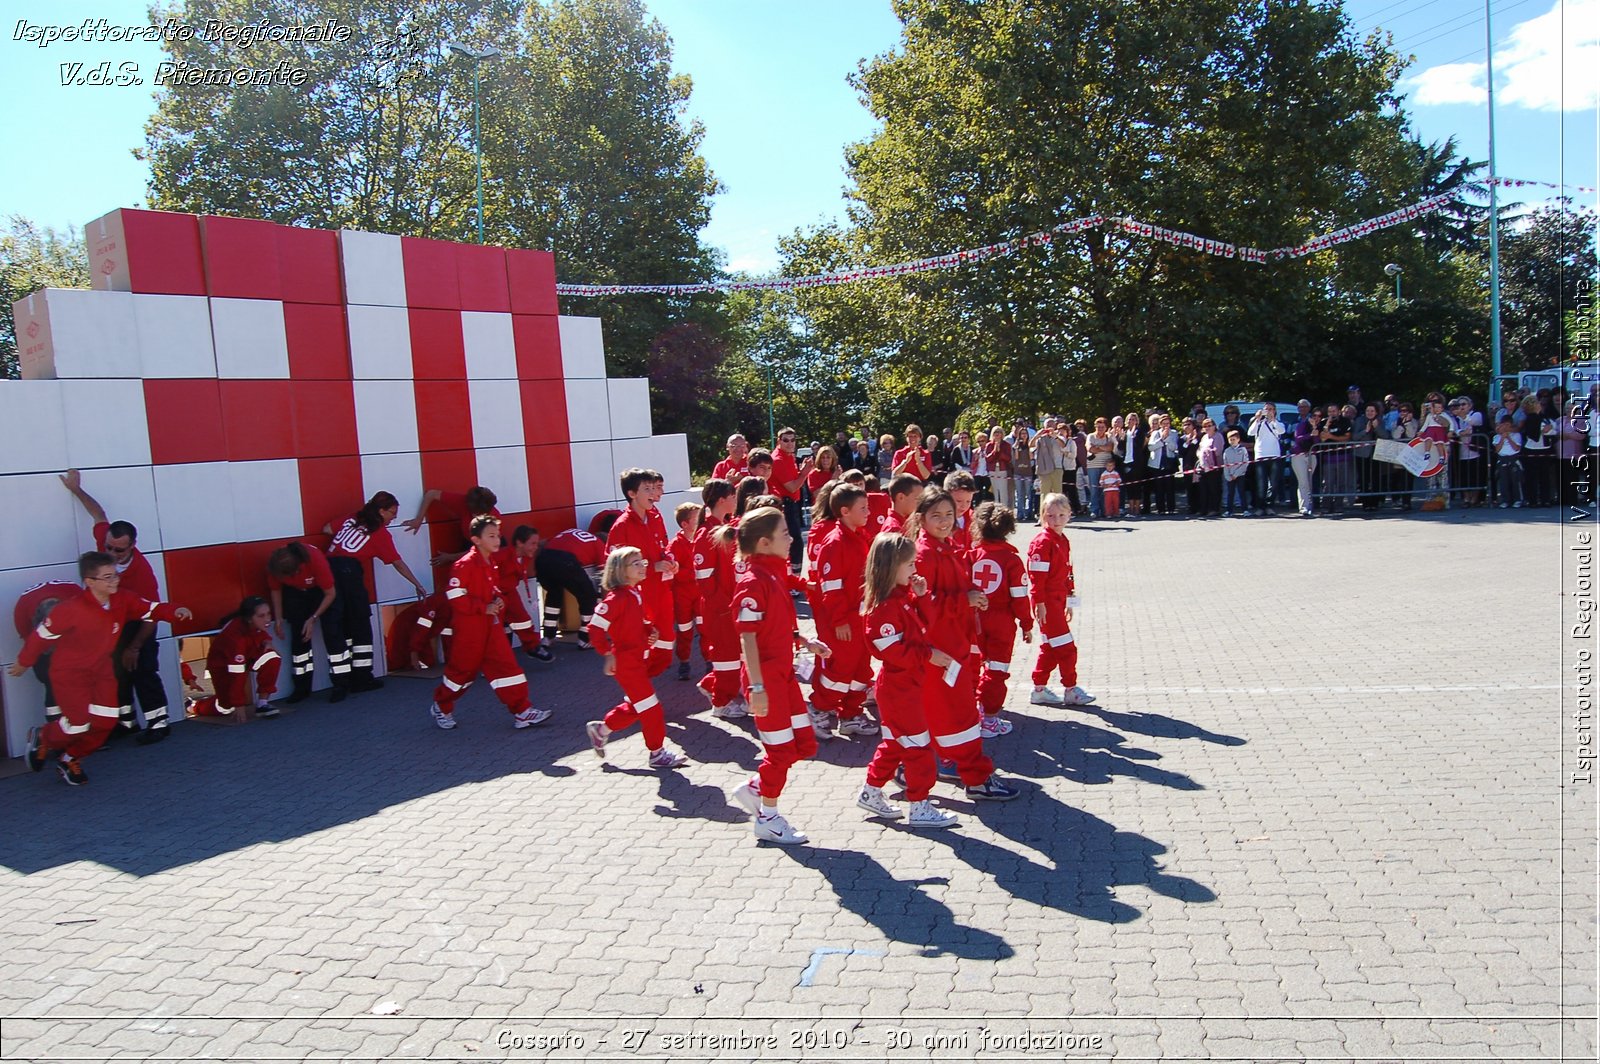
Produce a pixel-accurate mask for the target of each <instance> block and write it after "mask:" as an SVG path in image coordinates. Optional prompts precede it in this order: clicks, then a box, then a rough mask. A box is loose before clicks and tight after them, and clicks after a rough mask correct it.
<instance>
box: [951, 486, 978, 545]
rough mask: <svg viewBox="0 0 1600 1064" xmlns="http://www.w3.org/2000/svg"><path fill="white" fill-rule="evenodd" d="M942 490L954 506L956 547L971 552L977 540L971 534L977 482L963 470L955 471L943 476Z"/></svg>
mask: <svg viewBox="0 0 1600 1064" xmlns="http://www.w3.org/2000/svg"><path fill="white" fill-rule="evenodd" d="M944 490H945V491H947V492H949V493H950V500H951V501H952V502H954V503H955V504H956V530H955V534H954V539H955V543H956V546H958V547H960V548H961V549H962V550H964V551H965V550H971V549H972V545H973V543H975V542H976V540H977V537H976V536H975V535H973V532H972V497H973V496H974V495H976V494H977V493H978V482H977V480H976V479H975V478H974V477H973V475H972V474H971V473H968V472H967V471H966V470H965V469H956V470H953V471H951V472H949V473H946V474H945V478H944Z"/></svg>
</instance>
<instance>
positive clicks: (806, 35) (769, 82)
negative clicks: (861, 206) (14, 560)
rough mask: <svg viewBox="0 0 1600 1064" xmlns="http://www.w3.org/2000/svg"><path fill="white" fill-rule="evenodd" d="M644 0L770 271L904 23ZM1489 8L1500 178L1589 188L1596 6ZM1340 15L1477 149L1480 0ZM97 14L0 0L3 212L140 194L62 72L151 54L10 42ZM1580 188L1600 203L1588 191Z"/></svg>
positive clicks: (835, 171) (105, 96)
mask: <svg viewBox="0 0 1600 1064" xmlns="http://www.w3.org/2000/svg"><path fill="white" fill-rule="evenodd" d="M645 2H646V5H647V7H648V8H649V10H650V12H651V14H652V15H654V16H655V17H656V18H658V19H660V20H661V22H662V24H663V25H664V26H665V27H666V28H667V31H668V32H669V33H670V34H671V36H672V38H673V42H674V66H675V68H676V69H677V70H679V71H681V72H684V73H688V74H690V75H691V76H692V77H693V79H694V84H695V91H694V96H693V98H692V100H691V103H690V113H691V114H692V115H693V116H694V117H696V118H698V119H700V120H701V121H702V122H703V123H704V124H705V126H706V139H705V142H704V146H703V150H704V154H705V156H706V158H707V160H708V161H709V162H710V164H711V167H712V169H713V170H714V171H715V172H716V173H717V175H718V176H719V177H720V178H721V179H722V181H723V183H724V184H725V185H726V186H727V188H728V191H727V192H726V193H725V194H724V195H722V196H719V197H718V198H717V200H716V202H715V205H714V208H713V217H712V222H711V225H710V227H709V228H708V229H707V232H706V234H705V235H706V239H707V241H708V242H709V243H711V244H712V245H714V246H717V247H721V248H723V249H724V250H725V251H726V252H727V254H728V257H729V262H730V265H732V266H733V267H735V268H744V269H752V270H763V269H768V268H771V267H772V266H774V265H775V264H776V262H777V256H776V254H775V250H774V245H775V241H776V239H777V238H778V237H779V236H781V235H784V234H787V233H789V232H791V231H793V230H794V229H795V228H797V227H800V226H807V225H812V224H815V223H816V222H818V221H820V220H824V219H829V218H836V217H839V216H840V215H841V213H842V211H843V206H844V199H843V195H842V191H843V188H844V184H845V176H844V146H845V145H846V144H847V143H849V142H851V141H854V140H859V139H861V138H863V137H865V136H868V135H869V134H870V133H871V132H872V128H873V120H872V117H871V115H869V114H868V113H867V111H866V110H865V108H863V107H862V106H861V104H860V102H859V101H858V100H857V99H856V97H855V94H854V93H853V92H852V91H851V90H850V88H849V86H848V85H847V84H846V81H845V79H846V77H847V76H848V75H849V73H850V72H851V71H852V70H854V69H855V67H856V65H857V64H858V63H859V62H860V61H861V60H862V59H865V58H870V57H871V56H873V55H877V54H881V53H883V52H886V51H888V50H890V49H892V48H894V47H895V45H896V44H897V43H898V40H899V23H898V22H897V21H896V19H895V18H894V15H893V13H892V12H891V10H890V5H889V2H888V0H806V2H804V3H801V2H798V0H795V2H781V3H780V2H777V0H645ZM1493 3H1494V11H1495V41H1496V47H1495V55H1496V70H1495V85H1496V121H1497V130H1496V133H1497V137H1496V143H1497V146H1498V163H1499V171H1500V173H1501V174H1502V175H1504V176H1509V177H1523V178H1530V179H1534V180H1540V181H1551V182H1556V181H1566V182H1567V183H1569V184H1577V185H1589V186H1593V185H1596V184H1600V182H1597V180H1596V124H1597V114H1600V112H1597V110H1596V94H1597V92H1600V77H1597V75H1596V71H1597V70H1600V0H1493ZM1345 7H1346V10H1347V11H1348V12H1349V14H1350V16H1351V18H1352V20H1353V21H1354V23H1355V24H1356V26H1357V28H1358V29H1359V30H1361V31H1363V32H1365V31H1366V30H1368V29H1372V28H1382V29H1386V30H1388V31H1390V32H1392V33H1393V34H1394V37H1395V43H1396V46H1397V47H1398V49H1399V50H1400V51H1401V52H1402V53H1414V54H1415V55H1416V56H1417V63H1416V64H1415V65H1414V66H1413V67H1412V68H1411V71H1410V73H1409V76H1408V78H1407V80H1406V82H1405V83H1404V87H1405V89H1406V90H1407V91H1408V93H1409V103H1408V107H1409V110H1410V111H1411V114H1412V117H1413V122H1414V125H1415V127H1416V129H1417V131H1418V132H1419V133H1420V135H1421V136H1423V137H1424V138H1425V139H1430V140H1443V139H1444V138H1445V137H1447V136H1450V135H1454V136H1455V137H1456V139H1457V141H1458V142H1459V143H1460V145H1461V146H1462V149H1463V150H1464V151H1466V152H1467V153H1468V154H1470V155H1471V156H1472V157H1473V158H1480V159H1481V158H1484V157H1485V155H1486V154H1487V145H1488V126H1487V117H1486V111H1485V107H1484V105H1483V84H1484V80H1483V69H1482V64H1483V57H1484V56H1483V52H1484V21H1483V10H1484V5H1483V3H1482V0H1347V2H1346V4H1345ZM97 17H104V18H105V19H106V20H107V21H108V22H109V23H111V24H113V25H116V24H125V25H141V24H143V22H144V4H143V3H142V2H130V0H99V2H94V0H78V2H73V3H61V2H59V0H55V2H51V0H0V30H3V36H0V98H4V99H6V100H8V101H11V106H9V107H8V108H7V109H6V112H5V117H4V118H3V119H0V133H3V134H5V143H6V144H8V145H9V146H10V147H11V149H12V152H13V155H12V159H11V160H10V162H11V165H8V166H7V167H5V169H4V171H3V173H0V213H3V214H6V215H10V214H20V215H23V216H24V217H27V218H31V219H33V220H35V221H37V222H40V223H43V224H46V225H51V226H55V227H57V228H61V227H65V226H67V225H69V224H71V225H79V226H81V225H82V224H83V223H84V222H85V221H88V220H90V219H92V218H95V217H97V216H99V215H100V214H103V213H104V212H106V211H107V210H110V209H112V208H114V207H121V206H136V205H139V204H140V203H141V202H142V200H143V196H144V186H145V180H146V177H147V174H146V169H145V167H144V164H142V163H140V162H139V161H137V160H136V159H134V158H133V157H132V155H131V154H130V152H131V150H132V149H133V148H136V147H138V146H140V145H141V144H142V143H143V130H144V123H145V120H146V119H147V118H148V117H149V115H150V113H151V111H152V109H153V104H152V101H151V96H150V89H149V87H148V86H145V87H132V86H115V85H113V86H88V85H84V86H63V85H62V84H61V75H60V64H61V63H65V62H78V61H82V62H85V63H87V64H88V65H89V66H91V67H92V66H93V65H94V64H95V63H98V62H101V61H104V60H110V61H111V62H112V66H113V69H115V68H116V66H117V64H119V63H122V62H134V63H138V64H140V66H141V67H142V68H143V69H144V70H145V71H147V72H148V71H151V70H153V69H154V66H155V64H156V63H157V62H158V61H160V59H161V53H160V51H159V48H158V47H157V46H156V45H153V44H144V43H137V44H135V43H93V44H89V43H66V42H57V43H54V44H52V45H50V46H49V47H47V48H39V47H37V45H35V44H33V43H30V42H28V41H26V40H20V41H19V40H16V39H15V37H16V30H17V25H18V21H19V20H27V21H28V22H30V23H33V24H60V23H63V22H65V21H67V20H68V19H71V20H72V21H74V22H76V21H79V20H81V19H83V18H97ZM486 74H487V72H486ZM1563 135H1564V137H1563ZM1549 194H1551V193H1548V192H1538V191H1524V192H1519V193H1517V194H1516V195H1517V197H1518V198H1523V199H1529V200H1532V199H1539V198H1543V197H1544V196H1546V195H1549ZM1578 198H1579V199H1580V200H1581V201H1583V202H1587V203H1590V204H1594V203H1596V202H1597V198H1596V196H1595V194H1594V193H1582V194H1578ZM1351 220H1352V221H1354V220H1355V219H1351ZM1151 221H1153V222H1156V223H1158V224H1159V223H1160V221H1161V220H1160V219H1151ZM1218 235H1219V236H1224V237H1225V236H1226V234H1218ZM558 250H559V249H558ZM636 280H639V281H670V280H675V278H664V277H659V278H658V277H650V278H637V279H636Z"/></svg>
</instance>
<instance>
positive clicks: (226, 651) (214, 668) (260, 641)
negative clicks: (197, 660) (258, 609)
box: [206, 617, 278, 684]
mask: <svg viewBox="0 0 1600 1064" xmlns="http://www.w3.org/2000/svg"><path fill="white" fill-rule="evenodd" d="M277 656H278V652H277V651H276V650H274V649H273V648H272V637H271V636H270V635H268V634H267V633H266V632H263V631H260V630H259V629H257V628H256V627H255V626H254V625H250V624H246V623H245V622H244V621H241V620H240V619H239V618H237V617H235V618H234V619H233V620H231V621H229V622H228V623H227V624H225V625H223V626H222V631H220V632H218V633H217V634H216V635H214V636H212V637H211V649H210V650H209V651H207V652H206V668H207V669H208V670H210V672H211V682H212V683H213V684H220V683H221V682H222V676H223V674H224V673H232V674H234V675H235V676H239V675H242V674H244V673H247V672H254V671H255V670H256V669H257V668H259V667H260V666H262V665H265V664H266V663H267V662H268V661H271V660H272V659H274V658H276V657H277Z"/></svg>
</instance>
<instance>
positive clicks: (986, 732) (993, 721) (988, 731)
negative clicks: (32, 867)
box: [978, 714, 1011, 739]
mask: <svg viewBox="0 0 1600 1064" xmlns="http://www.w3.org/2000/svg"><path fill="white" fill-rule="evenodd" d="M978 730H979V731H981V732H983V737H984V738H985V739H994V738H998V737H999V736H1001V735H1010V734H1011V722H1010V721H1009V720H1004V719H1002V718H1001V717H1000V716H999V715H998V714H996V715H995V716H992V717H991V716H989V715H988V714H984V717H983V719H982V720H981V721H979V722H978Z"/></svg>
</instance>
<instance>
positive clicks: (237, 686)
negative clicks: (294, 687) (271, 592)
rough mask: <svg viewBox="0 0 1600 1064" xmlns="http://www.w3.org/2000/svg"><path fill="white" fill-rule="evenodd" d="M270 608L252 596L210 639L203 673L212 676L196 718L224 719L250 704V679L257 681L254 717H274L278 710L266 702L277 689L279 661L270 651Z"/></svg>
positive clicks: (195, 712) (272, 651) (260, 599)
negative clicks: (212, 693) (213, 693)
mask: <svg viewBox="0 0 1600 1064" xmlns="http://www.w3.org/2000/svg"><path fill="white" fill-rule="evenodd" d="M271 629H272V606H271V605H270V604H269V603H268V602H267V600H266V599H264V598H261V597H260V596H259V595H251V596H250V597H249V598H247V599H245V600H244V601H243V602H241V603H239V608H238V610H236V611H235V612H234V613H233V615H232V616H230V617H229V618H228V619H227V621H226V623H224V624H223V626H222V631H220V632H218V633H217V634H216V635H214V636H212V637H211V649H210V651H208V652H207V653H206V671H207V672H209V673H210V674H211V687H212V690H214V691H216V694H215V695H212V696H211V697H209V698H202V699H200V700H199V701H198V702H196V703H195V704H194V715H195V716H197V717H225V716H227V715H228V714H230V713H232V712H233V711H234V710H236V709H239V708H240V707H241V706H247V705H249V704H250V676H251V674H254V675H255V678H256V697H255V706H256V716H258V717H276V716H277V715H278V707H277V706H275V705H273V704H272V703H271V702H270V701H269V699H270V698H271V697H272V693H273V692H274V691H276V690H277V689H278V669H279V668H281V667H282V665H283V662H282V659H280V658H279V657H278V652H277V651H276V650H274V649H273V647H272V632H271Z"/></svg>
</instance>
